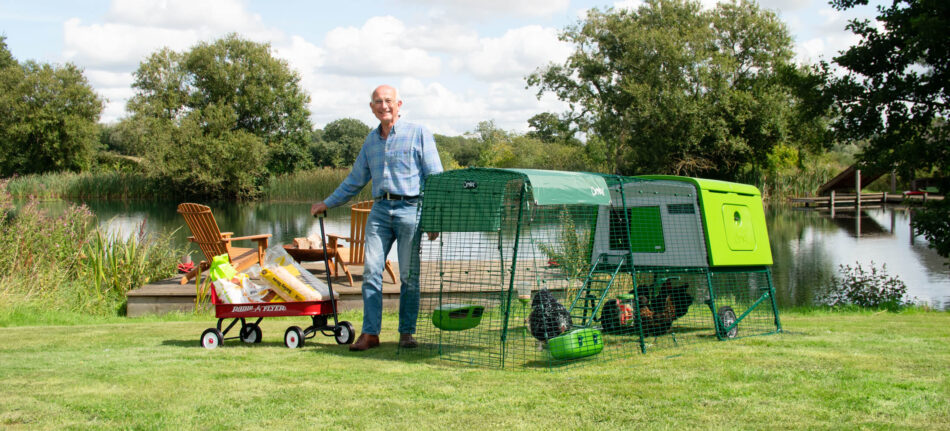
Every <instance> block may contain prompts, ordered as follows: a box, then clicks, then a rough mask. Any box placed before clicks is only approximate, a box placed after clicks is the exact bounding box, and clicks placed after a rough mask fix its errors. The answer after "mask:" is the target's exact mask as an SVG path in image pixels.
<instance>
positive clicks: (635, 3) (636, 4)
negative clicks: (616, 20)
mask: <svg viewBox="0 0 950 431" xmlns="http://www.w3.org/2000/svg"><path fill="white" fill-rule="evenodd" d="M640 6H643V0H621V1H616V2H614V9H626V10H637V9H639V8H640Z"/></svg>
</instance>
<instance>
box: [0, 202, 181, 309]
mask: <svg viewBox="0 0 950 431" xmlns="http://www.w3.org/2000/svg"><path fill="white" fill-rule="evenodd" d="M4 185H5V184H0V189H3V186H4ZM12 200H13V198H12V196H11V195H10V194H9V193H6V192H4V191H2V190H0V247H2V249H3V250H6V251H7V252H5V253H0V301H2V302H3V303H8V304H9V303H23V304H29V305H33V306H36V307H39V308H43V309H48V310H62V311H78V312H85V313H93V314H101V315H110V314H111V315H114V314H117V313H120V312H121V311H122V310H123V308H124V305H125V293H126V292H127V291H128V290H129V289H132V288H135V287H138V286H140V285H142V284H145V283H147V282H149V281H151V280H157V279H162V278H166V277H169V276H171V275H173V274H174V271H175V263H176V261H177V259H178V258H179V257H180V256H181V255H182V254H183V252H184V251H183V250H179V249H178V248H176V247H175V246H174V245H173V244H174V243H173V242H172V234H173V233H168V234H161V233H159V234H155V233H148V232H147V231H146V229H145V226H144V223H145V222H143V224H142V226H141V227H140V230H139V233H138V234H137V235H133V236H131V237H128V238H125V237H121V236H119V235H116V234H105V233H103V231H102V229H101V228H100V227H98V224H97V223H96V222H95V217H94V216H93V215H92V213H91V212H90V211H89V209H88V208H87V207H85V206H83V205H80V206H76V205H70V206H69V207H67V208H66V209H65V210H64V211H62V212H60V213H59V214H58V215H55V216H53V215H50V214H48V213H47V212H46V211H44V210H42V209H41V208H40V207H39V206H38V205H37V200H36V199H31V200H30V201H29V202H27V203H26V204H25V205H23V206H21V207H20V208H19V209H15V208H14V206H13V204H12Z"/></svg>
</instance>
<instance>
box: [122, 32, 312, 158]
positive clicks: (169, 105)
mask: <svg viewBox="0 0 950 431" xmlns="http://www.w3.org/2000/svg"><path fill="white" fill-rule="evenodd" d="M133 87H134V88H135V89H136V94H135V96H133V97H132V99H130V100H129V104H128V110H129V111H130V112H131V113H132V116H133V117H134V118H136V120H139V119H142V118H149V119H151V120H155V122H154V124H159V125H162V127H180V126H181V124H182V121H183V120H184V119H185V118H186V117H188V116H190V115H197V116H198V117H201V116H202V115H204V114H203V113H202V112H201V111H203V110H205V109H213V110H216V111H221V110H224V111H229V112H231V113H233V115H231V114H228V115H227V117H228V118H232V119H233V120H234V123H233V124H232V125H231V128H232V129H233V130H241V131H244V132H247V133H248V134H250V135H251V136H254V137H256V138H257V139H259V140H260V141H261V143H262V144H263V146H264V148H266V154H265V157H264V160H265V164H266V168H267V171H268V172H269V173H271V174H277V173H284V172H291V171H294V170H297V169H300V168H305V167H309V166H310V159H309V157H308V155H307V152H306V149H307V145H308V144H309V141H310V134H311V129H312V125H311V123H310V119H309V115H310V113H309V111H308V110H307V107H306V105H307V103H309V96H307V95H306V93H304V91H303V90H302V89H301V88H300V77H299V76H298V75H297V74H296V73H295V72H293V71H292V70H291V69H290V68H289V66H288V65H287V63H286V62H285V61H283V60H278V59H276V58H274V57H273V56H272V55H271V52H270V46H269V45H268V44H263V43H257V42H252V41H248V40H244V39H241V38H240V37H239V36H237V35H236V34H231V35H229V36H227V37H225V38H223V39H219V40H217V41H215V42H213V43H201V44H198V45H197V46H195V47H193V48H192V49H191V50H190V51H188V52H184V53H178V52H174V51H171V50H169V49H167V48H166V49H162V50H159V51H157V52H155V53H153V54H152V55H151V56H149V58H147V59H146V60H145V61H143V62H142V63H141V64H140V65H139V68H138V70H137V71H136V72H135V82H134V83H133ZM221 112H223V111H221ZM154 124H153V125H154ZM156 145H157V143H156Z"/></svg>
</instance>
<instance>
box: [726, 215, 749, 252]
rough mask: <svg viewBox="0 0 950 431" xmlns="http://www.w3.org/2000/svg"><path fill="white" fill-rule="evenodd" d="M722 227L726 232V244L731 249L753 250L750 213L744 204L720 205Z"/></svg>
mask: <svg viewBox="0 0 950 431" xmlns="http://www.w3.org/2000/svg"><path fill="white" fill-rule="evenodd" d="M722 222H723V229H724V230H725V233H726V244H727V245H728V246H729V249H730V250H732V251H752V250H755V230H754V229H753V224H752V213H751V212H750V211H749V207H747V206H745V205H733V204H723V205H722Z"/></svg>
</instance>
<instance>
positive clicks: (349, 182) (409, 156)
mask: <svg viewBox="0 0 950 431" xmlns="http://www.w3.org/2000/svg"><path fill="white" fill-rule="evenodd" d="M381 126H382V125H380V126H378V127H376V128H375V129H373V131H371V132H369V135H368V136H367V137H366V141H364V142H363V147H362V148H360V153H359V155H357V156H356V161H355V162H353V170H352V171H350V174H349V175H347V177H346V179H344V180H343V182H342V183H340V186H339V187H337V188H336V190H334V191H333V193H332V194H331V195H330V197H328V198H326V199H325V200H324V201H323V203H324V204H326V206H327V207H330V208H333V207H335V206H340V205H343V204H344V203H346V202H347V201H349V200H350V199H351V198H352V197H353V196H355V195H356V194H357V193H359V191H360V190H361V189H362V188H363V186H365V185H366V183H368V182H369V181H370V180H373V197H374V198H378V197H380V196H382V195H383V193H391V194H396V195H403V196H416V195H418V194H419V193H420V192H421V191H422V184H423V182H424V181H425V177H427V176H429V175H431V174H437V173H439V172H442V161H441V160H440V159H439V152H438V151H437V150H436V148H435V138H434V137H432V133H431V132H429V130H428V129H426V128H425V127H424V126H422V125H419V124H413V123H407V122H405V121H397V122H396V124H394V125H393V129H392V131H391V132H390V133H389V138H387V139H383V138H382V136H380V127H381Z"/></svg>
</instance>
